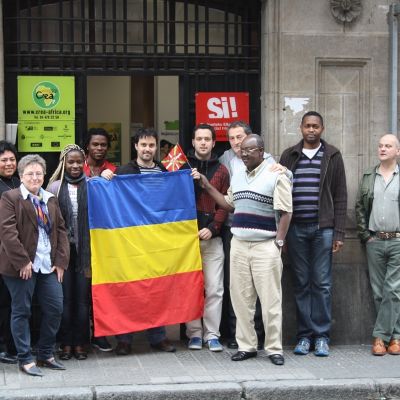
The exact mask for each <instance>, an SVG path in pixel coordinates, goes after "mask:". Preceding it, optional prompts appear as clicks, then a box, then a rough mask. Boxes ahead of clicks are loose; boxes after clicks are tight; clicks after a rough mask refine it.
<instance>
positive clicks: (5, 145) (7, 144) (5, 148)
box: [0, 140, 18, 158]
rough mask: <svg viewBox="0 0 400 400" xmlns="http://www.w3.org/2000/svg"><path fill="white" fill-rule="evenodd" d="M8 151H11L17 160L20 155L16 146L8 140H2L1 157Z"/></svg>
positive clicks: (0, 143)
mask: <svg viewBox="0 0 400 400" xmlns="http://www.w3.org/2000/svg"><path fill="white" fill-rule="evenodd" d="M6 151H11V153H13V154H14V156H15V158H17V155H18V154H17V149H16V148H15V146H14V145H13V144H12V143H10V142H7V140H0V155H1V154H3V153H4V152H6Z"/></svg>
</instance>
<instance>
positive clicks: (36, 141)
mask: <svg viewBox="0 0 400 400" xmlns="http://www.w3.org/2000/svg"><path fill="white" fill-rule="evenodd" d="M72 143H75V121H48V122H45V121H20V122H19V124H18V151H20V152H22V153H25V152H27V153H38V152H44V151H61V150H62V149H63V148H64V147H65V146H66V145H67V144H72Z"/></svg>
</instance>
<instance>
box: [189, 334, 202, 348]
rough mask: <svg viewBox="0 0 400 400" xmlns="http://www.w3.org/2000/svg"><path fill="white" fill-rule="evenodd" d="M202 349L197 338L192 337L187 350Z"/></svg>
mask: <svg viewBox="0 0 400 400" xmlns="http://www.w3.org/2000/svg"><path fill="white" fill-rule="evenodd" d="M202 348H203V341H202V340H201V338H199V337H192V338H191V339H190V340H189V344H188V349H189V350H201V349H202Z"/></svg>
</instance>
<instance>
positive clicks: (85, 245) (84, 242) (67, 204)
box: [58, 173, 90, 272]
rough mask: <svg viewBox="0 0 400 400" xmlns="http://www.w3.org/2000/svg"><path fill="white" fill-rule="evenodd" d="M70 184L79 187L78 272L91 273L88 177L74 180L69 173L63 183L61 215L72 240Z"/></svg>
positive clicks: (60, 198)
mask: <svg viewBox="0 0 400 400" xmlns="http://www.w3.org/2000/svg"><path fill="white" fill-rule="evenodd" d="M68 183H71V184H75V185H78V232H77V233H78V243H77V246H76V247H77V249H76V250H77V263H76V264H75V270H76V272H88V271H90V233H89V217H88V209H87V184H86V176H85V174H84V173H82V175H81V176H79V177H78V178H72V177H71V176H69V175H68V174H67V173H65V175H64V179H63V181H62V182H61V187H60V192H59V194H58V201H59V203H60V209H61V214H62V216H63V218H64V221H65V225H66V228H67V232H68V238H69V239H70V240H71V238H72V237H74V236H75V232H74V224H73V215H72V203H71V199H70V197H69V191H68Z"/></svg>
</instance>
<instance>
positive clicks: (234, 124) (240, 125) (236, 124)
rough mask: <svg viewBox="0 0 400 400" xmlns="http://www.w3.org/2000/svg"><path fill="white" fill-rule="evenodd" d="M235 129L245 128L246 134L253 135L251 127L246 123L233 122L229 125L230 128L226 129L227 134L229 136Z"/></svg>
mask: <svg viewBox="0 0 400 400" xmlns="http://www.w3.org/2000/svg"><path fill="white" fill-rule="evenodd" d="M233 128H243V130H244V133H245V134H246V135H250V134H252V133H253V131H252V129H251V127H250V125H249V124H248V123H246V122H244V121H233V122H231V123H230V124H229V126H228V128H226V133H227V134H229V130H230V129H233Z"/></svg>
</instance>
